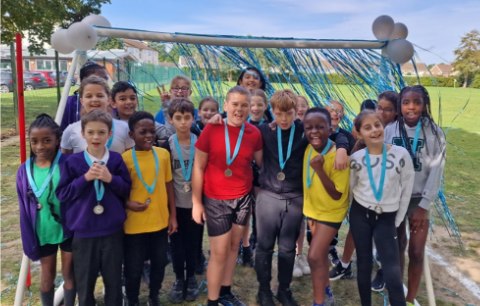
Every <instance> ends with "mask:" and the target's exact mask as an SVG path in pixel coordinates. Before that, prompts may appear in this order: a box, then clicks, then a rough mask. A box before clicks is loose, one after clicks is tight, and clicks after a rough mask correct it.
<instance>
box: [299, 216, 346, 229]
mask: <svg viewBox="0 0 480 306" xmlns="http://www.w3.org/2000/svg"><path fill="white" fill-rule="evenodd" d="M307 219H308V220H311V221H313V222H317V223H321V224H324V225H326V226H330V227H333V228H334V229H336V230H337V231H338V230H339V229H340V227H341V226H342V222H328V221H320V220H315V219H312V218H307Z"/></svg>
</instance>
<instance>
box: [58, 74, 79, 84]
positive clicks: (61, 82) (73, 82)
mask: <svg viewBox="0 0 480 306" xmlns="http://www.w3.org/2000/svg"><path fill="white" fill-rule="evenodd" d="M67 77H68V71H60V86H65V83H66V80H67ZM76 83H77V81H76V80H75V76H73V78H72V82H71V86H75V84H76Z"/></svg>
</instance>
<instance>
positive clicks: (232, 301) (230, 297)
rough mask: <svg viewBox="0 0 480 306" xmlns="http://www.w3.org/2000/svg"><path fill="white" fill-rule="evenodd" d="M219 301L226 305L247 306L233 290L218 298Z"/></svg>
mask: <svg viewBox="0 0 480 306" xmlns="http://www.w3.org/2000/svg"><path fill="white" fill-rule="evenodd" d="M218 303H219V304H222V305H224V306H247V305H245V304H244V303H243V302H242V301H240V300H239V299H238V298H237V297H236V296H235V294H233V293H232V292H230V293H228V294H225V295H222V296H220V297H219V298H218Z"/></svg>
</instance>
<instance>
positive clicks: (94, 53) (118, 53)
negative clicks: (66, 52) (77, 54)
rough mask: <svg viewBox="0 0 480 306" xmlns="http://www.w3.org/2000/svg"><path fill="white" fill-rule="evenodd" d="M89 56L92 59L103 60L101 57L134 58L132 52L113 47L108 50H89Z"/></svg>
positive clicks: (108, 58)
mask: <svg viewBox="0 0 480 306" xmlns="http://www.w3.org/2000/svg"><path fill="white" fill-rule="evenodd" d="M87 57H88V58H91V59H97V60H101V59H106V60H113V59H117V58H125V59H127V60H134V58H133V57H132V54H131V53H129V52H127V51H125V50H122V49H111V50H108V51H101V50H90V51H88V52H87Z"/></svg>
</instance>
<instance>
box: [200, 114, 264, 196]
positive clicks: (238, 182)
mask: <svg viewBox="0 0 480 306" xmlns="http://www.w3.org/2000/svg"><path fill="white" fill-rule="evenodd" d="M224 124H226V123H224ZM224 124H222V125H212V124H207V125H206V126H205V128H204V129H203V131H202V134H200V137H199V138H198V140H197V142H196V143H195V147H196V148H197V149H198V150H200V151H203V152H205V153H208V162H207V167H206V169H205V177H204V185H203V193H204V194H205V195H206V196H207V197H209V198H212V199H217V200H232V199H238V198H240V197H243V196H244V195H246V194H247V193H249V192H250V190H251V189H252V182H253V174H252V161H253V153H254V152H257V151H260V150H261V149H262V146H263V141H262V135H261V134H260V131H259V130H258V129H257V128H256V127H255V126H253V125H252V124H250V123H248V122H245V130H244V133H243V139H242V143H241V145H240V149H239V150H238V155H237V157H236V158H235V160H234V161H233V163H232V164H231V165H230V167H228V166H227V153H226V152H227V150H226V146H225V125H224ZM240 129H241V127H234V126H230V125H228V135H229V137H230V154H231V155H230V157H231V156H232V155H233V152H234V150H235V146H236V144H237V139H238V135H239V134H240ZM227 168H230V170H232V173H233V174H232V176H230V177H226V176H225V170H227Z"/></svg>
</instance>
